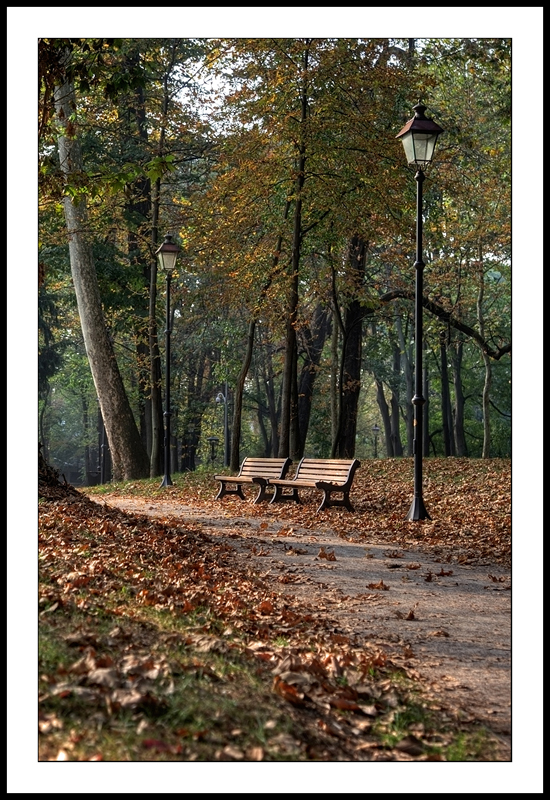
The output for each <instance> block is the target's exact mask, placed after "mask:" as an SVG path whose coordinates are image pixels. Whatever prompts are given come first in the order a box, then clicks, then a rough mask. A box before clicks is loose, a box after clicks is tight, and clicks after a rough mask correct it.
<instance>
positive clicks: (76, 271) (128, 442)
mask: <svg viewBox="0 0 550 800" xmlns="http://www.w3.org/2000/svg"><path fill="white" fill-rule="evenodd" d="M75 108H76V102H75V92H74V88H73V86H72V85H71V84H69V83H64V85H62V86H58V87H57V88H56V90H55V109H56V114H57V119H58V122H59V125H60V128H61V130H62V134H61V135H60V137H59V160H60V165H61V170H62V172H63V174H64V175H65V178H66V180H67V182H68V183H69V182H71V179H72V178H73V177H74V178H76V177H77V176H78V175H79V174H82V172H83V164H82V156H81V152H80V146H79V143H78V140H77V139H76V138H75V135H74V124H73V122H72V121H71V115H72V114H73V112H74V110H75ZM75 182H76V181H75ZM63 206H64V211H65V221H66V225H67V231H68V236H69V256H70V262H71V273H72V278H73V283H74V288H75V294H76V301H77V305H78V313H79V316H80V323H81V326H82V334H83V337H84V345H85V347H86V354H87V356H88V361H89V363H90V369H91V372H92V377H93V380H94V384H95V388H96V392H97V395H98V397H99V403H100V406H101V414H102V416H103V420H104V422H105V428H106V431H107V437H108V440H109V447H110V451H111V458H112V464H113V476H114V478H115V479H116V480H131V479H134V478H144V477H146V476H147V475H148V473H149V470H148V459H147V453H146V451H145V448H144V447H143V444H142V441H141V438H140V434H139V431H138V428H137V425H136V422H135V420H134V417H133V414H132V410H131V408H130V404H129V402H128V398H127V396H126V391H125V389H124V384H123V382H122V377H121V375H120V372H119V369H118V365H117V362H116V359H115V354H114V351H113V346H112V343H111V341H110V338H109V335H108V332H107V328H106V325H105V319H104V317H103V309H102V305H101V297H100V294H99V286H98V281H97V274H96V270H95V265H94V261H93V256H92V247H91V242H90V241H89V239H88V233H87V230H88V214H87V209H86V202H85V200H84V199H82V196H81V195H80V196H79V195H78V194H76V195H75V197H74V199H71V197H69V196H68V195H67V196H65V197H64V198H63Z"/></svg>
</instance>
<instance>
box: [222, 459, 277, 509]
mask: <svg viewBox="0 0 550 800" xmlns="http://www.w3.org/2000/svg"><path fill="white" fill-rule="evenodd" d="M291 464H292V460H291V459H290V458H245V459H244V461H243V463H242V464H241V468H240V470H239V474H238V475H214V480H216V481H219V482H220V490H219V492H218V494H217V495H216V500H220V499H221V498H222V497H225V495H227V494H236V495H237V496H238V497H240V498H241V500H246V497H245V496H244V493H243V484H245V483H251V484H255V485H256V486H259V490H258V494H257V495H256V497H255V499H254V503H261V502H262V500H268V499H269V497H270V494H269V493H268V492H267V489H268V487H269V481H270V480H271V479H272V478H284V477H285V475H286V474H287V472H288V468H289V467H290V465H291ZM228 486H233V488H231V489H229V488H228Z"/></svg>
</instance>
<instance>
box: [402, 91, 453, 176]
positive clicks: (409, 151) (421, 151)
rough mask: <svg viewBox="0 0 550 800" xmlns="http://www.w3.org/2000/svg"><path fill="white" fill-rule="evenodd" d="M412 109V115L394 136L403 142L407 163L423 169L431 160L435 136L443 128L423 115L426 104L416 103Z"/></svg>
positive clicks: (435, 141) (435, 140)
mask: <svg viewBox="0 0 550 800" xmlns="http://www.w3.org/2000/svg"><path fill="white" fill-rule="evenodd" d="M413 110H414V117H413V118H412V119H410V120H409V121H408V122H407V124H406V125H405V127H404V128H402V129H401V130H400V131H399V133H398V134H397V136H396V137H395V138H396V139H401V142H402V143H403V147H404V149H405V156H406V157H407V163H408V164H409V165H414V166H415V167H416V168H417V169H424V168H425V167H427V165H428V164H430V163H431V161H432V158H433V155H434V150H435V145H436V143H437V137H438V136H439V134H440V133H443V128H440V127H439V125H438V124H437V123H436V122H434V121H433V120H431V119H428V117H426V116H425V114H424V112H425V110H426V106H423V105H422V104H421V103H417V105H415V106H414V109H413Z"/></svg>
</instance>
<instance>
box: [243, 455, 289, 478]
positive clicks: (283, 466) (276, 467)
mask: <svg viewBox="0 0 550 800" xmlns="http://www.w3.org/2000/svg"><path fill="white" fill-rule="evenodd" d="M291 464H292V460H291V459H290V458H245V459H244V461H243V463H242V464H241V471H240V472H239V475H245V476H247V477H249V478H284V477H285V475H286V474H287V472H288V468H289V467H290V465H291Z"/></svg>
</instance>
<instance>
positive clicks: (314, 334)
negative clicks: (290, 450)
mask: <svg viewBox="0 0 550 800" xmlns="http://www.w3.org/2000/svg"><path fill="white" fill-rule="evenodd" d="M327 332H328V313H327V311H326V309H324V308H323V307H322V306H321V305H317V306H316V308H315V311H314V312H313V317H312V320H311V324H310V326H306V327H304V329H303V335H304V340H305V361H304V364H303V366H302V369H301V372H300V382H299V386H298V401H297V402H298V442H297V446H296V457H297V458H298V459H300V458H302V456H303V455H304V448H305V444H306V439H307V432H308V429H309V419H310V416H311V403H312V399H313V387H314V385H315V379H316V377H317V373H318V369H319V362H320V361H321V354H322V352H323V347H324V346H325V339H326V338H327Z"/></svg>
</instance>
